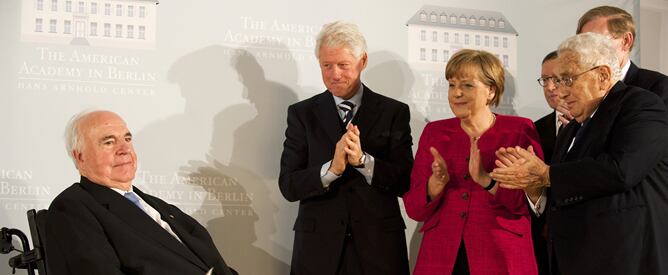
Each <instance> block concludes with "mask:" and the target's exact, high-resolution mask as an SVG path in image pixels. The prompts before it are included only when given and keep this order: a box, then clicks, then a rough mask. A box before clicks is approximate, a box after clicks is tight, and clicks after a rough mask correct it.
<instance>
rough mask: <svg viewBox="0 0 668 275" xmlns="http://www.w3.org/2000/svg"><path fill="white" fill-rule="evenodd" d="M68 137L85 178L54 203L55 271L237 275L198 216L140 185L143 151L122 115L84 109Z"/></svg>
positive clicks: (50, 255) (49, 237) (50, 221)
mask: <svg viewBox="0 0 668 275" xmlns="http://www.w3.org/2000/svg"><path fill="white" fill-rule="evenodd" d="M65 139H66V147H67V152H68V154H69V155H70V157H71V158H72V160H74V163H75V165H76V168H77V170H79V174H80V175H81V180H80V181H79V182H78V183H74V184H73V185H72V186H70V187H69V188H67V189H65V190H64V191H63V192H62V193H60V194H59V195H58V196H57V197H56V198H55V199H54V200H53V202H52V203H51V206H50V207H49V211H48V214H47V225H46V243H47V245H46V246H45V247H46V254H47V259H48V261H47V263H48V271H49V274H50V275H66V274H96V275H105V274H109V275H111V274H118V275H120V274H138V275H139V274H142V275H165V274H174V275H183V274H205V273H207V272H210V273H209V274H222V275H233V274H237V272H236V271H234V270H233V269H231V268H230V267H228V266H227V264H226V263H225V261H224V260H223V257H222V256H221V255H220V253H219V252H218V249H216V247H215V245H214V243H213V241H212V240H211V236H210V235H209V233H208V232H207V230H206V229H205V228H204V227H203V226H202V225H200V224H199V223H198V222H197V221H196V220H195V219H193V218H192V217H190V216H188V215H187V214H185V213H183V212H182V211H181V210H179V209H178V208H177V207H176V206H173V205H170V204H167V203H166V202H164V201H163V200H161V199H159V198H156V197H153V196H151V195H148V194H145V193H144V192H142V191H141V190H139V189H138V188H137V187H136V186H133V184H132V181H133V179H134V178H135V173H136V171H137V156H136V154H135V151H134V148H133V146H132V134H131V133H130V131H129V130H128V128H127V126H126V124H125V122H124V121H123V119H121V117H120V116H118V115H117V114H115V113H112V112H109V111H92V112H82V113H79V114H77V115H75V116H74V117H73V118H72V119H71V120H70V122H69V123H68V125H67V128H66V131H65Z"/></svg>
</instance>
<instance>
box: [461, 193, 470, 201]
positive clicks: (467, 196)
mask: <svg viewBox="0 0 668 275" xmlns="http://www.w3.org/2000/svg"><path fill="white" fill-rule="evenodd" d="M468 199H469V193H466V192H464V193H462V200H468Z"/></svg>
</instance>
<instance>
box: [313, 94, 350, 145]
mask: <svg viewBox="0 0 668 275" xmlns="http://www.w3.org/2000/svg"><path fill="white" fill-rule="evenodd" d="M313 114H314V115H315V117H316V119H317V123H318V125H319V126H320V127H322V128H324V130H325V133H326V134H327V136H328V137H329V140H330V141H331V142H332V144H333V145H335V144H336V143H337V142H338V141H339V139H341V136H342V135H343V130H342V129H341V127H340V125H341V117H339V112H338V111H337V110H336V104H335V103H334V97H332V94H331V93H330V92H329V91H325V92H324V93H321V94H320V95H318V98H317V99H316V101H315V105H314V109H313Z"/></svg>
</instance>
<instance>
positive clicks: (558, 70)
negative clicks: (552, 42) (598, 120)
mask: <svg viewBox="0 0 668 275" xmlns="http://www.w3.org/2000/svg"><path fill="white" fill-rule="evenodd" d="M579 60H580V59H579V57H578V55H577V54H575V53H573V52H565V53H564V54H560V55H559V57H558V58H557V66H556V67H555V69H554V72H555V74H556V75H557V77H559V78H562V79H563V78H566V77H572V76H575V75H578V74H580V73H583V72H584V73H583V74H581V75H579V76H577V78H574V79H573V83H572V85H571V86H570V87H568V86H566V85H564V84H561V85H559V87H558V88H557V90H558V91H559V96H560V97H561V98H562V99H563V100H564V101H565V102H566V105H567V107H568V110H569V111H570V112H571V114H572V115H573V116H574V117H575V120H577V121H578V122H580V123H582V122H583V121H585V119H587V118H588V117H589V116H590V115H591V114H592V113H593V112H594V110H595V109H596V107H597V106H598V103H599V102H600V101H601V100H602V99H603V97H604V96H605V92H606V91H605V90H603V89H602V88H601V85H600V82H599V81H598V74H597V72H598V70H591V71H587V70H589V69H591V68H585V67H582V66H580V63H579Z"/></svg>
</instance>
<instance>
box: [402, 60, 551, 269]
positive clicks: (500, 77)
mask: <svg viewBox="0 0 668 275" xmlns="http://www.w3.org/2000/svg"><path fill="white" fill-rule="evenodd" d="M445 76H446V79H447V80H448V82H449V84H450V86H449V89H448V101H449V104H450V108H451V109H452V112H453V113H454V114H455V116H456V117H455V118H451V119H445V120H439V121H434V122H431V123H429V124H428V125H427V126H426V127H425V129H424V131H423V133H422V136H421V137H420V144H419V147H418V151H417V154H416V156H415V164H414V166H413V171H412V174H411V188H410V190H409V191H408V192H407V193H406V194H405V195H404V196H403V200H404V204H405V207H406V211H407V213H408V216H410V217H411V218H413V219H414V220H416V221H420V222H424V225H423V226H422V228H421V230H420V231H421V232H422V233H423V234H424V236H423V239H422V244H421V246H420V252H419V254H418V259H417V264H416V266H415V271H414V275H427V274H439V275H441V274H486V275H487V274H522V275H525V274H537V272H538V271H537V268H536V262H535V258H534V254H533V247H532V243H531V224H530V216H529V212H528V211H529V210H528V207H527V203H528V202H527V198H526V195H525V193H524V192H523V191H521V190H510V189H504V188H499V187H498V185H497V184H496V182H494V181H492V179H491V178H490V177H489V174H488V173H489V172H490V171H492V169H493V168H494V161H495V160H496V157H495V155H494V152H495V151H496V150H497V149H498V148H500V147H511V146H521V147H523V148H527V147H528V146H532V147H533V148H534V150H535V151H536V153H537V154H538V155H539V156H541V158H542V151H541V149H540V145H539V144H540V143H539V138H538V134H537V132H536V129H535V128H534V125H533V123H532V122H531V120H529V119H526V118H521V117H513V116H505V115H499V114H494V113H492V111H491V109H490V106H492V105H494V106H496V105H498V103H499V100H500V98H501V95H502V94H503V88H504V87H503V85H504V73H503V66H502V65H501V63H500V62H499V60H498V59H497V58H496V57H494V56H493V55H492V54H490V53H488V52H485V51H476V50H468V49H464V50H461V51H459V52H457V53H456V54H455V55H453V56H452V58H451V59H450V60H449V62H448V64H447V66H446V72H445ZM532 195H533V194H532Z"/></svg>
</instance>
